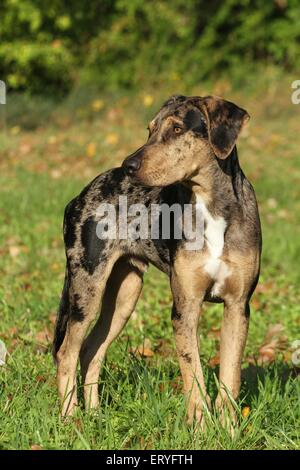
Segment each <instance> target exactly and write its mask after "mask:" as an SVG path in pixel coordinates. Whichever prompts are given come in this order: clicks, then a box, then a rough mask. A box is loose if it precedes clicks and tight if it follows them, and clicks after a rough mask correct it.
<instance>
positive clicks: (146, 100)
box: [143, 95, 154, 108]
mask: <svg viewBox="0 0 300 470" xmlns="http://www.w3.org/2000/svg"><path fill="white" fill-rule="evenodd" d="M153 101H154V99H153V96H151V95H145V96H144V98H143V104H144V106H145V107H146V108H148V107H149V106H151V105H152V104H153Z"/></svg>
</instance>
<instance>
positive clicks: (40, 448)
mask: <svg viewBox="0 0 300 470" xmlns="http://www.w3.org/2000/svg"><path fill="white" fill-rule="evenodd" d="M30 450H43V448H42V447H41V446H39V445H38V444H32V445H31V446H30Z"/></svg>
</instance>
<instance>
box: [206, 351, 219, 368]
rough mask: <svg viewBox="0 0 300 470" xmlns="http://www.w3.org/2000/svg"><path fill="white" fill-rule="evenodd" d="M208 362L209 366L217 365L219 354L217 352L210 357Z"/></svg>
mask: <svg viewBox="0 0 300 470" xmlns="http://www.w3.org/2000/svg"><path fill="white" fill-rule="evenodd" d="M208 364H209V365H210V367H215V366H218V365H219V364H220V354H219V353H217V354H216V355H215V356H214V357H212V358H211V359H210V360H209V361H208Z"/></svg>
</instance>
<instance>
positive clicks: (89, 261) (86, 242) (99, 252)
mask: <svg viewBox="0 0 300 470" xmlns="http://www.w3.org/2000/svg"><path fill="white" fill-rule="evenodd" d="M96 228H97V222H96V221H95V220H94V219H93V217H89V218H88V219H86V221H85V222H84V223H83V225H82V227H81V243H82V246H83V248H84V254H83V257H82V259H81V264H82V266H83V268H84V269H85V270H86V271H87V272H88V273H89V274H93V273H94V271H95V269H96V268H97V266H98V265H99V263H100V260H101V261H102V260H103V258H104V257H105V254H104V253H103V251H104V250H105V247H106V243H107V242H106V241H105V240H100V238H98V236H97V233H96Z"/></svg>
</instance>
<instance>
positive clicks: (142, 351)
mask: <svg viewBox="0 0 300 470" xmlns="http://www.w3.org/2000/svg"><path fill="white" fill-rule="evenodd" d="M151 347H152V346H151V341H150V340H149V339H148V338H145V340H144V343H143V344H140V345H139V346H138V347H137V348H130V349H129V352H130V353H132V354H134V355H135V356H137V355H139V356H140V357H153V356H154V352H153V350H152V349H151Z"/></svg>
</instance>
